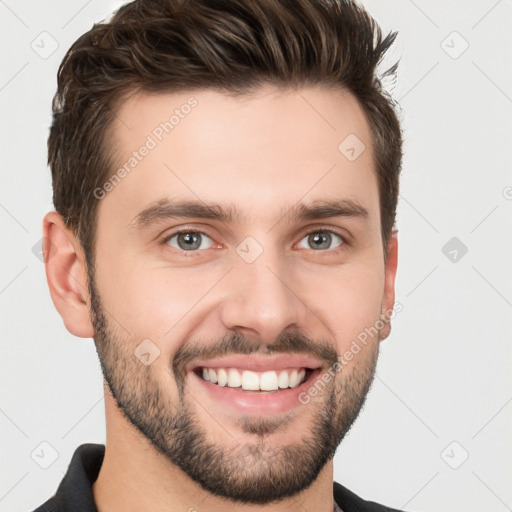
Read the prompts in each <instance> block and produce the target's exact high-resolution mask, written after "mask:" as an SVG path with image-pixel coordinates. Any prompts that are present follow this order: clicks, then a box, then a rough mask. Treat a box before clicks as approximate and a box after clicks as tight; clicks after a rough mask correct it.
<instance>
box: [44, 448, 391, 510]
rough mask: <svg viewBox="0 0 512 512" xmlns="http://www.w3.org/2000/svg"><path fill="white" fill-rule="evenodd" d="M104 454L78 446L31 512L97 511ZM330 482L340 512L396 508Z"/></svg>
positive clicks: (100, 450) (94, 449)
mask: <svg viewBox="0 0 512 512" xmlns="http://www.w3.org/2000/svg"><path fill="white" fill-rule="evenodd" d="M104 456H105V446H104V445H102V444H90V443H89V444H82V445H81V446H79V447H78V448H77V449H76V450H75V453H74V454H73V458H72V459H71V462H70V464H69V468H68V471H67V473H66V475H65V476H64V478H63V479H62V482H61V483H60V485H59V487H58V489H57V492H56V493H55V495H54V496H52V497H51V498H50V499H49V500H48V501H47V502H46V503H44V504H43V505H41V506H40V507H38V508H37V509H36V510H35V511H34V512H75V511H76V512H98V510H97V508H96V505H95V504H94V498H93V494H92V484H93V483H94V482H95V480H96V479H97V478H98V474H99V472H100V468H101V464H102V463H103V458H104ZM333 485H334V500H335V501H336V503H337V504H338V506H339V507H340V508H341V509H342V510H343V512H398V511H396V510H393V509H390V508H386V507H383V506H382V505H378V504H377V503H373V502H368V501H364V500H362V499H361V498H359V496H357V495H355V494H354V493H352V492H351V491H349V490H348V489H346V488H345V487H343V486H342V485H340V484H338V483H337V482H334V484H333Z"/></svg>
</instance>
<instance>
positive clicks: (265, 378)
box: [203, 368, 306, 391]
mask: <svg viewBox="0 0 512 512" xmlns="http://www.w3.org/2000/svg"><path fill="white" fill-rule="evenodd" d="M305 375H306V370H305V369H304V368H296V369H293V370H292V369H289V370H279V371H266V372H261V373H257V372H252V371H251V370H243V371H242V372H240V371H238V370H237V369H236V368H215V369H214V368H203V379H204V380H208V381H210V382H213V383H215V384H218V385H219V386H228V387H230V388H239V387H240V386H242V389H245V390H247V391H274V390H276V389H278V388H281V389H284V388H295V387H297V386H298V385H299V384H301V383H302V381H303V380H304V376H305Z"/></svg>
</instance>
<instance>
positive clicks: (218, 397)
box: [190, 369, 320, 415]
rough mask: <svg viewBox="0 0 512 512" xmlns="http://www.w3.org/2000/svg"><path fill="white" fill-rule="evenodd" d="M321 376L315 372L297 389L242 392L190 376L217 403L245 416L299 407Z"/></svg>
mask: <svg viewBox="0 0 512 512" xmlns="http://www.w3.org/2000/svg"><path fill="white" fill-rule="evenodd" d="M319 375H320V369H317V370H314V371H313V372H312V373H311V375H310V376H309V378H308V379H307V380H306V381H305V382H303V383H302V384H301V385H300V386H297V387H296V388H287V389H280V390H277V391H269V392H265V391H261V392H254V391H242V390H241V388H230V387H228V386H218V385H217V384H213V383H212V382H209V381H206V380H203V379H201V377H199V376H198V375H197V374H195V373H194V372H190V376H191V377H192V378H193V379H195V380H197V381H198V382H199V385H200V386H201V387H202V389H204V390H205V391H206V393H208V394H209V395H210V396H211V397H212V398H213V399H214V400H215V401H217V402H221V403H222V404H226V405H227V406H229V407H230V408H232V409H235V410H236V411H237V412H239V413H245V414H260V415H262V414H267V415H270V414H279V413H283V412H287V411H289V410H291V409H293V408H294V407H297V406H298V405H303V404H302V403H301V402H300V401H299V395H300V394H301V393H303V392H305V391H307V390H308V389H310V388H311V387H312V386H313V385H314V383H315V381H316V379H317V378H318V377H319Z"/></svg>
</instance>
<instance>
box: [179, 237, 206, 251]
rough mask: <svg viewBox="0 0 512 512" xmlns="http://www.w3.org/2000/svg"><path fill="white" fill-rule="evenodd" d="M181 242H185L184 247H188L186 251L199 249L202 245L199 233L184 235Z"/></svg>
mask: <svg viewBox="0 0 512 512" xmlns="http://www.w3.org/2000/svg"><path fill="white" fill-rule="evenodd" d="M181 241H183V243H184V245H185V246H186V247H185V248H186V249H191V248H193V249H196V248H197V247H199V245H201V244H200V243H198V241H199V235H198V233H184V234H182V235H181ZM196 246H197V247H196Z"/></svg>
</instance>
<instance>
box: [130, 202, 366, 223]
mask: <svg viewBox="0 0 512 512" xmlns="http://www.w3.org/2000/svg"><path fill="white" fill-rule="evenodd" d="M281 214H282V215H281V216H280V218H279V221H281V220H282V219H283V218H285V217H287V218H288V220H289V221H293V220H295V221H298V222H300V221H305V220H317V219H327V218H332V217H346V218H353V219H359V220H365V221H366V220H368V218H369V213H368V210H367V209H366V208H365V207H364V206H362V205H361V204H359V203H358V202H356V201H353V200H351V199H341V200H332V199H329V200H316V201H314V202H312V203H309V204H306V203H300V204H296V205H294V206H292V207H289V208H284V209H283V210H282V211H281ZM185 218H190V219H192V218H194V219H209V220H216V221H219V222H222V223H233V222H240V221H242V220H244V218H245V216H244V215H243V214H242V212H240V211H239V210H238V209H237V208H236V206H235V205H234V204H229V205H226V206H222V205H220V204H218V203H212V202H205V201H199V200H179V201H171V200H169V199H161V200H159V201H157V202H156V203H153V204H151V205H150V206H148V207H147V208H145V209H144V210H142V211H141V212H140V213H138V214H137V215H136V216H135V217H134V219H133V220H132V221H131V223H130V226H132V227H135V228H136V229H139V230H143V229H147V228H149V227H151V226H152V225H154V224H158V223H161V222H163V221H166V220H173V219H185ZM279 221H278V222H279ZM276 224H277V223H276Z"/></svg>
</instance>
